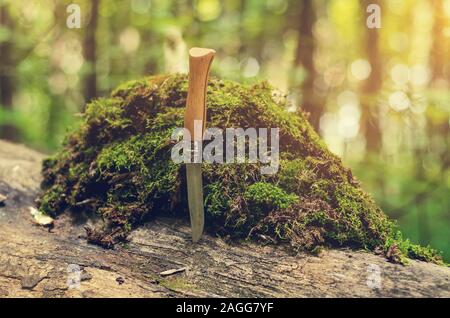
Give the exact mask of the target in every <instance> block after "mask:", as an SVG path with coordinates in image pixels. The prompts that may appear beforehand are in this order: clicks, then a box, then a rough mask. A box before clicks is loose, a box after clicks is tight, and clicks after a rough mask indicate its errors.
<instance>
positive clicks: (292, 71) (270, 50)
mask: <svg viewBox="0 0 450 318" xmlns="http://www.w3.org/2000/svg"><path fill="white" fill-rule="evenodd" d="M71 2H73V3H76V4H79V5H80V7H81V28H80V29H69V28H68V27H67V25H66V19H67V17H68V15H69V13H67V12H66V9H67V6H68V5H69V4H70V3H71ZM371 3H375V4H379V5H380V7H381V23H382V25H381V29H369V28H367V26H366V19H367V17H368V16H369V15H370V14H369V13H367V12H366V8H367V6H368V5H369V4H371ZM192 46H202V47H211V48H214V49H216V50H217V53H218V54H217V57H216V62H215V63H214V64H213V70H212V72H213V74H214V75H217V76H221V77H223V78H227V79H233V80H238V81H241V82H254V81H258V80H261V79H267V80H268V81H269V82H270V83H272V84H273V85H274V86H276V87H278V88H279V89H281V90H282V91H284V92H286V94H287V96H288V98H289V100H290V102H291V105H292V106H291V107H290V111H296V107H297V105H301V107H302V108H303V109H304V110H305V111H307V112H309V113H310V121H311V123H312V124H313V125H314V127H315V128H316V129H317V131H318V132H319V133H320V134H321V135H322V137H323V138H324V139H325V141H326V142H327V144H328V145H329V147H330V148H331V150H332V151H333V152H335V153H336V154H338V155H339V156H341V157H342V158H343V160H344V162H345V163H346V164H347V165H348V166H350V167H351V168H352V169H353V170H354V174H355V175H356V176H358V178H359V179H360V180H361V181H362V183H363V187H364V188H365V189H366V190H367V191H368V192H370V193H372V194H373V195H374V197H375V199H376V201H377V202H378V203H379V204H380V205H381V206H382V208H383V209H384V211H385V212H386V213H387V214H389V215H390V216H391V217H393V218H395V219H397V220H398V223H399V225H400V228H401V229H402V230H403V231H404V234H405V236H407V237H409V238H411V239H412V240H413V241H415V242H418V243H421V244H424V245H427V244H431V245H432V246H433V247H435V248H437V249H439V250H442V251H444V256H445V258H446V260H447V261H449V260H450V239H449V238H450V147H449V146H450V134H449V132H450V119H449V118H450V0H362V1H358V0H317V1H314V0H312V1H309V0H307V1H299V0H227V1H219V0H131V1H111V0H108V1H106V0H90V1H89V0H73V1H58V0H14V1H13V0H0V63H1V64H0V138H5V139H9V140H14V141H17V142H22V143H25V144H27V145H29V146H31V147H34V148H37V149H39V150H43V151H46V152H49V153H50V152H53V151H55V150H57V149H58V147H60V145H61V140H62V138H63V136H64V134H65V133H66V131H67V130H68V129H69V128H70V127H72V128H73V127H75V126H76V125H77V121H78V120H79V117H77V115H76V114H77V113H79V112H82V111H83V108H84V105H85V103H86V102H87V101H89V100H91V99H92V98H95V97H98V96H104V95H107V94H108V93H109V92H110V91H111V89H113V88H114V87H115V86H117V85H118V84H119V83H121V82H123V81H126V80H130V79H137V78H140V77H142V76H145V75H150V74H157V73H164V72H186V71H187V61H188V59H187V50H188V48H189V47H192Z"/></svg>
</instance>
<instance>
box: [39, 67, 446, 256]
mask: <svg viewBox="0 0 450 318" xmlns="http://www.w3.org/2000/svg"><path fill="white" fill-rule="evenodd" d="M186 96H187V77H186V76H185V75H164V76H155V77H150V78H145V79H143V80H140V81H134V82H131V83H127V84H125V85H123V86H120V87H119V88H117V89H116V90H115V91H114V92H113V93H112V94H111V97H109V98H103V99H98V100H96V101H94V102H92V103H90V104H89V105H88V106H87V109H86V112H85V113H84V119H83V124H82V125H81V127H80V128H78V129H77V130H76V131H75V132H73V133H71V134H70V135H69V136H68V137H67V138H66V141H65V143H64V148H63V149H62V150H61V151H60V152H59V153H58V154H57V155H56V156H54V157H53V158H50V159H47V160H45V162H44V166H43V175H44V181H43V183H42V188H43V189H44V193H43V195H42V196H41V197H40V199H39V200H38V203H39V208H40V210H41V211H43V212H45V213H47V214H49V215H52V216H56V215H58V214H59V213H62V212H63V211H65V210H67V209H70V210H71V211H73V212H74V213H77V212H81V211H83V212H85V211H92V212H94V213H98V214H99V215H101V217H102V218H103V219H104V220H105V221H106V225H105V227H104V228H102V229H91V228H87V234H88V240H90V241H91V242H94V243H98V244H101V245H103V246H105V247H112V246H113V245H114V244H115V243H116V242H118V241H120V240H121V239H124V238H125V237H126V235H127V233H128V232H129V231H131V230H132V229H133V228H135V227H138V226H139V225H140V224H142V223H143V222H146V221H149V220H150V219H151V217H152V216H155V215H171V216H176V215H178V216H181V215H182V216H184V217H186V216H187V215H189V213H188V210H187V206H188V205H187V202H186V200H187V195H186V177H185V167H184V165H182V164H175V163H174V162H173V161H172V160H171V157H170V155H171V148H172V146H173V144H174V141H172V140H171V134H172V131H173V130H174V128H177V127H183V115H184V107H185V102H186ZM207 103H208V114H207V126H208V127H219V128H222V129H225V128H227V127H242V128H246V127H255V128H259V127H264V128H276V127H278V128H279V129H280V169H279V171H278V173H277V174H274V175H262V174H261V173H260V166H259V164H238V163H236V164H205V165H204V168H203V179H204V181H203V182H204V204H205V214H206V226H207V231H208V232H209V233H212V234H217V235H221V236H226V237H229V238H231V239H242V238H249V239H253V240H256V241H260V242H265V243H281V242H284V243H287V244H289V245H290V246H291V247H292V248H293V249H295V250H314V249H316V248H318V247H321V246H337V247H340V246H346V247H352V248H363V249H368V250H372V251H375V252H378V253H383V254H384V255H386V256H387V257H388V258H389V259H391V260H392V261H395V262H402V263H403V262H405V261H406V257H410V258H416V259H421V260H425V261H433V262H440V255H439V254H438V253H436V252H435V251H433V250H431V249H430V248H423V247H420V246H417V245H413V244H411V243H410V242H409V241H408V240H403V239H402V237H401V234H400V233H399V232H398V231H397V229H396V227H395V225H394V223H393V222H392V221H390V220H389V219H388V218H387V217H386V216H385V214H384V213H383V212H382V211H381V210H380V208H379V207H378V206H377V205H376V204H375V203H374V201H373V200H372V198H371V197H370V196H369V195H368V194H367V193H365V192H364V191H363V190H362V189H361V187H360V186H359V184H358V182H357V181H356V179H355V178H354V177H353V176H352V173H351V171H350V170H349V169H347V168H345V167H344V166H343V165H342V162H341V160H340V159H339V158H338V157H337V156H335V155H333V154H332V153H331V152H330V151H329V150H327V148H326V146H325V144H324V143H323V142H322V141H321V140H320V138H319V136H318V135H317V134H316V133H315V132H314V130H313V129H312V128H311V126H310V125H309V124H308V122H307V119H306V118H305V115H304V114H301V113H298V114H293V113H288V112H287V111H285V108H286V105H285V101H284V100H283V98H281V97H280V95H277V94H275V93H274V90H273V89H272V87H270V85H269V84H267V83H265V82H262V83H259V84H257V85H253V86H245V85H241V84H238V83H235V82H231V81H223V80H219V79H216V78H212V79H210V82H209V86H208V101H207Z"/></svg>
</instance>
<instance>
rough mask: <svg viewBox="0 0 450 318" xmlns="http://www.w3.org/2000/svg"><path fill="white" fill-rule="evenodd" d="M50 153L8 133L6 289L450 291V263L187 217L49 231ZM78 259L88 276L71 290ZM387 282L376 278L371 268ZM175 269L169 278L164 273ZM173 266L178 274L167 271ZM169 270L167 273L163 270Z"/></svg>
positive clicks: (2, 244)
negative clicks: (229, 233) (196, 236)
mask: <svg viewBox="0 0 450 318" xmlns="http://www.w3.org/2000/svg"><path fill="white" fill-rule="evenodd" d="M41 159H42V155H41V154H39V153H37V152H34V151H31V150H29V149H27V148H25V147H23V146H18V145H12V144H9V143H6V142H3V141H0V194H3V195H7V197H8V198H7V200H6V201H5V202H4V203H5V204H4V205H3V206H1V207H0V297H17V296H19V297H21V296H23V297H184V296H198V297H204V296H213V297H214V296H229V297H236V296H246V297H247V296H249V297H371V296H373V297H449V296H450V287H449V286H450V269H449V268H446V267H441V266H437V265H433V264H427V263H423V262H415V261H413V262H412V263H411V265H409V266H406V267H405V266H401V265H395V264H391V263H389V262H387V261H386V260H385V259H384V258H382V257H379V256H376V255H373V254H370V253H366V252H362V251H349V250H329V251H324V252H323V253H322V254H321V255H320V256H319V257H315V256H312V255H307V254H298V255H292V254H290V253H288V252H287V251H285V250H284V249H283V248H282V247H273V246H265V247H262V246H257V245H254V244H249V243H245V244H240V245H233V246H232V245H229V244H227V243H225V242H224V241H223V240H221V239H219V238H214V237H211V236H206V237H204V239H203V240H202V241H201V242H200V243H199V244H197V245H193V244H191V242H190V230H189V226H188V224H187V223H186V221H180V220H173V219H157V220H154V221H152V222H149V224H147V225H146V226H145V227H144V228H142V229H139V230H137V231H135V232H134V233H133V234H132V236H131V238H130V239H131V240H130V243H128V244H125V245H124V246H119V247H117V248H116V249H114V250H104V249H102V248H99V247H97V246H93V245H89V244H87V243H86V241H85V239H84V238H83V236H84V231H83V225H84V223H85V220H83V219H75V218H74V217H73V216H70V215H64V216H61V217H60V218H59V219H57V220H56V222H55V228H54V229H53V230H52V231H51V232H49V231H48V230H46V229H44V228H42V227H39V226H37V225H35V224H33V222H32V217H31V215H30V213H29V211H28V207H29V206H32V205H33V199H34V197H35V195H36V192H37V191H38V185H39V179H40V176H39V175H40V174H39V170H40V161H41ZM70 266H78V267H79V268H81V270H82V272H81V274H80V277H81V283H80V284H79V285H75V287H76V288H69V284H68V277H69V269H70V268H71V267H70ZM377 268H379V270H380V281H379V282H380V284H379V286H378V287H377V284H376V283H375V284H371V282H373V281H372V278H375V279H376V277H375V276H376V274H375V276H371V275H373V270H374V269H375V270H376V269H377ZM174 269H175V270H177V269H181V270H180V271H178V272H177V271H175V273H173V274H172V275H169V276H166V275H161V274H160V273H162V272H165V271H170V270H174ZM169 273H170V272H169ZM165 274H167V273H165Z"/></svg>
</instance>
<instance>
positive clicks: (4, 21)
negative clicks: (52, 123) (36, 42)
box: [0, 3, 18, 141]
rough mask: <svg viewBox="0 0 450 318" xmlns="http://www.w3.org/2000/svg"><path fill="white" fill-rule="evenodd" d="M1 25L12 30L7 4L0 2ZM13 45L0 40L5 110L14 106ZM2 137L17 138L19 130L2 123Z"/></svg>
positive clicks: (0, 86) (0, 93)
mask: <svg viewBox="0 0 450 318" xmlns="http://www.w3.org/2000/svg"><path fill="white" fill-rule="evenodd" d="M0 27H2V28H6V29H8V30H9V31H11V30H12V20H11V17H10V15H9V12H8V7H7V5H6V4H2V3H0ZM11 51H12V45H11V42H10V41H9V40H7V41H4V42H0V62H1V64H0V107H3V108H4V109H5V111H11V110H12V108H13V105H12V99H13V94H14V80H13V78H12V77H11V70H12V69H13V67H12V52H11ZM0 138H4V139H9V140H14V141H15V140H17V138H18V130H17V128H16V127H15V126H13V125H11V124H3V125H0Z"/></svg>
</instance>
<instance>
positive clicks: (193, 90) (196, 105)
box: [184, 48, 216, 141]
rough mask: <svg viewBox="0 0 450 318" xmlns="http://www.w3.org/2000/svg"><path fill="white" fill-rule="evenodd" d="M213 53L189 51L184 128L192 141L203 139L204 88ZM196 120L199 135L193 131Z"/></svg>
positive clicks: (198, 49) (204, 114)
mask: <svg viewBox="0 0 450 318" xmlns="http://www.w3.org/2000/svg"><path fill="white" fill-rule="evenodd" d="M215 53H216V52H215V51H214V50H212V49H203V48H192V49H190V50H189V88H188V95H187V100H186V113H185V116H184V127H185V128H186V129H187V130H188V131H189V132H190V134H191V138H192V140H194V141H199V140H202V139H203V132H204V130H205V125H206V88H207V83H208V76H209V69H210V67H211V63H212V61H213V59H214V55H215ZM196 120H197V121H201V122H202V126H201V131H199V133H200V134H199V133H198V132H196V131H195V126H194V123H195V121H196Z"/></svg>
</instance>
